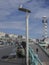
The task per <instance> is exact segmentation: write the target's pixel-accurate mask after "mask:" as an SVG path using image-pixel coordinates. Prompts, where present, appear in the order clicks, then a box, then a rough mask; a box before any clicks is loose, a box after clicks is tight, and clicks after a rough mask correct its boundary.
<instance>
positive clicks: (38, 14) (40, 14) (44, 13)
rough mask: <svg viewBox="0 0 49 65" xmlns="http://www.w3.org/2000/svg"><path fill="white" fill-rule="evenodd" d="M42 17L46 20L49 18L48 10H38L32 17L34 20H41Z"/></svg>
mask: <svg viewBox="0 0 49 65" xmlns="http://www.w3.org/2000/svg"><path fill="white" fill-rule="evenodd" d="M43 16H47V18H49V9H44V8H41V9H39V10H38V12H36V14H35V15H34V18H42V17H43Z"/></svg>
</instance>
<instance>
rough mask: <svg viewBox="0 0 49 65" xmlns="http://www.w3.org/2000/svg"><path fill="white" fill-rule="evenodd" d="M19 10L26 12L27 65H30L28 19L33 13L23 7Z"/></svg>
mask: <svg viewBox="0 0 49 65" xmlns="http://www.w3.org/2000/svg"><path fill="white" fill-rule="evenodd" d="M18 10H20V11H23V12H26V14H27V15H26V64H27V65H29V53H28V50H29V40H28V39H29V36H28V29H29V28H28V27H29V26H28V19H29V13H31V11H30V10H28V9H26V8H23V7H22V6H21V7H19V8H18Z"/></svg>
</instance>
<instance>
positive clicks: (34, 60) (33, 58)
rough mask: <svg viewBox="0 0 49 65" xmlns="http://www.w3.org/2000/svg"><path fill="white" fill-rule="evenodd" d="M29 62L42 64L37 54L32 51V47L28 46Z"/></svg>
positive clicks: (31, 64)
mask: <svg viewBox="0 0 49 65" xmlns="http://www.w3.org/2000/svg"><path fill="white" fill-rule="evenodd" d="M29 64H30V65H43V64H42V62H41V61H40V59H39V58H38V55H37V54H35V53H34V51H33V49H32V48H31V47H29Z"/></svg>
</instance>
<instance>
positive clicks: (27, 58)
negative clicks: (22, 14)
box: [26, 13, 29, 65]
mask: <svg viewBox="0 0 49 65" xmlns="http://www.w3.org/2000/svg"><path fill="white" fill-rule="evenodd" d="M28 20H29V13H27V15H26V64H27V65H29V53H28V51H29V40H28V39H29V35H28V34H29V32H28V29H29V26H28V22H29V21H28Z"/></svg>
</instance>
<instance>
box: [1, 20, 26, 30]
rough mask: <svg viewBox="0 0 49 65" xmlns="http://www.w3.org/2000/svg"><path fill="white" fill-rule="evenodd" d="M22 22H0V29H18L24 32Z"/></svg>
mask: <svg viewBox="0 0 49 65" xmlns="http://www.w3.org/2000/svg"><path fill="white" fill-rule="evenodd" d="M24 24H25V23H24V22H21V21H20V22H0V28H1V29H20V30H25V25H24Z"/></svg>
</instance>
